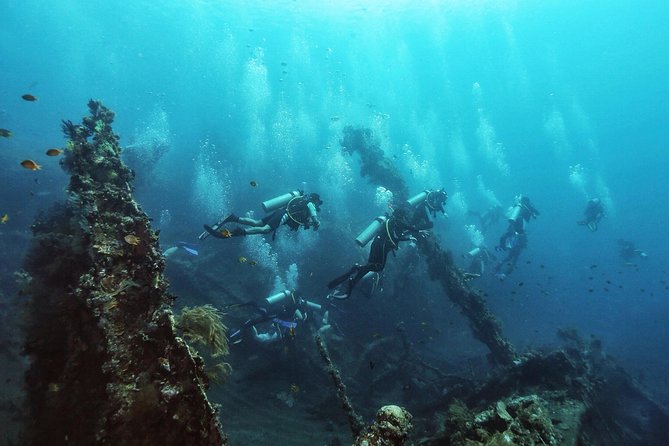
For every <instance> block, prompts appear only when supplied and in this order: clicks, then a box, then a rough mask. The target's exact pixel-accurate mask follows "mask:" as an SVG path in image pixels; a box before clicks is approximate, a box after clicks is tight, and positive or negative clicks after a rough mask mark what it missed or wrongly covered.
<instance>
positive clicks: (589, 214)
mask: <svg viewBox="0 0 669 446" xmlns="http://www.w3.org/2000/svg"><path fill="white" fill-rule="evenodd" d="M584 213H585V220H581V221H578V222H576V223H577V224H578V225H581V226H587V227H588V229H590V230H591V231H593V232H594V231H596V230H597V225H598V224H599V221H600V220H601V219H602V217H604V205H603V204H602V200H600V199H599V198H591V199H590V200H588V204H587V205H586V206H585V212H584Z"/></svg>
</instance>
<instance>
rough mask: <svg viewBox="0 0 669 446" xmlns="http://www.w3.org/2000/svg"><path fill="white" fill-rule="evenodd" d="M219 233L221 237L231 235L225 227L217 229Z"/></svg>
mask: <svg viewBox="0 0 669 446" xmlns="http://www.w3.org/2000/svg"><path fill="white" fill-rule="evenodd" d="M218 233H219V234H221V235H222V236H223V237H225V238H228V237H232V232H230V231H228V230H227V229H225V228H223V229H221V230H220V231H218Z"/></svg>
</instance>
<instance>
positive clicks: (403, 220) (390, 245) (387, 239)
mask: <svg viewBox="0 0 669 446" xmlns="http://www.w3.org/2000/svg"><path fill="white" fill-rule="evenodd" d="M412 215H413V208H411V207H410V206H408V205H405V206H402V207H398V208H396V209H395V211H394V212H393V213H392V215H390V216H388V217H386V218H385V219H384V220H383V222H382V223H381V225H380V227H379V228H378V232H376V235H375V236H374V241H373V242H372V246H371V247H370V249H369V257H368V259H367V263H366V264H365V265H360V264H358V263H356V264H355V265H353V266H352V267H351V269H349V270H348V271H346V272H345V273H344V274H342V275H341V276H339V277H337V278H335V279H333V280H332V281H331V282H330V283H328V288H330V289H331V290H332V289H334V288H336V287H338V286H339V285H341V284H342V283H344V282H346V289H345V291H339V290H334V291H332V292H331V293H330V296H331V297H333V298H335V299H348V298H349V297H350V296H351V293H352V292H353V288H355V286H356V285H357V283H358V282H359V281H360V279H362V278H363V277H364V276H365V275H367V274H368V273H370V272H375V273H378V272H381V271H383V268H385V266H386V259H387V258H388V254H389V253H390V252H391V251H392V252H394V251H395V250H396V249H398V248H399V242H402V241H407V240H411V239H413V237H412V236H411V233H412V232H418V229H417V228H415V227H413V226H412V225H411V224H410V221H411V218H412Z"/></svg>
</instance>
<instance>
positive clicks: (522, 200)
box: [495, 195, 539, 279]
mask: <svg viewBox="0 0 669 446" xmlns="http://www.w3.org/2000/svg"><path fill="white" fill-rule="evenodd" d="M538 215H539V211H538V210H537V209H536V208H535V207H534V206H533V205H532V202H531V201H530V199H529V198H528V197H525V196H523V195H518V196H517V197H516V201H515V203H514V205H513V206H511V207H510V208H509V210H508V212H507V216H508V222H509V226H508V227H507V229H506V232H504V234H502V236H501V237H500V239H499V245H498V246H496V247H495V249H496V250H497V251H505V252H508V254H507V256H506V258H504V259H503V260H502V261H500V262H499V263H498V264H497V266H496V267H495V275H496V276H497V277H498V278H499V279H504V278H506V276H508V275H509V274H511V272H512V271H513V270H514V268H515V267H516V263H517V262H518V258H519V257H520V253H521V252H522V251H523V249H525V248H526V247H527V234H525V225H526V224H527V223H528V222H529V221H530V219H531V218H537V216H538Z"/></svg>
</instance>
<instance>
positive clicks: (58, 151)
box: [46, 149, 63, 156]
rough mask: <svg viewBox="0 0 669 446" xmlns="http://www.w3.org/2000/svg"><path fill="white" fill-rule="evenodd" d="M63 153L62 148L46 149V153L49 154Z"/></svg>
mask: <svg viewBox="0 0 669 446" xmlns="http://www.w3.org/2000/svg"><path fill="white" fill-rule="evenodd" d="M61 153H63V151H62V150H61V149H49V150H47V151H46V154H47V155H49V156H58V155H60V154H61Z"/></svg>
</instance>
